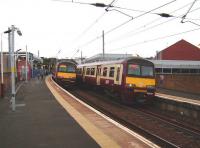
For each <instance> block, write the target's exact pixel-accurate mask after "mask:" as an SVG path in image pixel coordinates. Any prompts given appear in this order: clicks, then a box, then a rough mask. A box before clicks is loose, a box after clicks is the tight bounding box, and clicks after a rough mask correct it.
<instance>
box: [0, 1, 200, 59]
mask: <svg viewBox="0 0 200 148" xmlns="http://www.w3.org/2000/svg"><path fill="white" fill-rule="evenodd" d="M74 1H75V0H74ZM75 2H85V3H96V2H98V3H105V4H109V3H111V2H112V0H79V1H78V0H76V1H75ZM193 2H194V0H184V1H183V0H174V1H173V0H171V1H170V0H115V2H114V3H113V5H114V6H116V7H122V8H129V9H131V10H125V9H119V8H115V7H113V8H109V10H110V11H108V12H105V8H97V7H94V6H91V5H83V4H73V3H68V2H61V1H52V0H0V19H1V21H0V22H1V23H0V32H4V31H5V30H6V29H7V28H8V27H9V26H11V25H15V26H16V27H18V28H20V30H21V31H22V33H23V36H22V37H18V36H16V37H15V39H16V45H15V50H17V49H19V48H22V49H23V50H24V49H25V46H26V45H27V46H28V50H29V51H30V52H32V53H34V54H37V51H38V50H39V51H40V56H44V57H56V56H57V57H59V58H65V57H70V58H71V57H78V56H80V51H81V50H82V52H83V56H86V57H90V56H92V55H94V54H97V53H101V52H102V38H101V37H100V36H101V34H102V30H104V32H105V33H106V34H105V52H106V53H124V54H126V53H127V54H139V55H140V56H142V57H149V56H154V55H155V53H156V51H160V50H162V49H164V48H166V47H167V46H170V45H171V44H174V43H175V42H177V41H179V40H181V39H185V40H187V41H189V42H190V43H192V44H194V45H198V44H200V37H199V35H200V25H199V24H200V1H199V0H197V1H196V2H195V3H194V5H193V7H192V8H191V9H190V11H189V13H188V14H187V17H186V18H187V19H185V20H184V21H191V22H193V23H190V22H187V23H180V22H181V17H182V16H183V15H184V14H186V12H187V11H188V10H189V8H190V7H191V5H192V3H193ZM167 3H170V4H168V5H165V4H167ZM162 5H165V6H163V7H161V8H159V9H156V10H155V11H151V13H147V14H145V15H142V14H144V13H145V12H147V11H150V10H153V9H155V8H158V7H160V6H162ZM138 10H139V11H138ZM119 11H120V12H119ZM122 13H124V14H122ZM157 13H169V14H171V15H173V16H175V17H171V18H162V17H160V16H159V15H157ZM125 14H126V15H125ZM140 15H142V16H140ZM139 16H140V17H139ZM131 17H132V18H133V19H132V20H130V19H131ZM125 22H128V23H125ZM123 23H125V25H122V26H121V27H120V28H117V29H114V28H115V27H117V26H119V25H120V24H123ZM195 24H196V25H195ZM7 44H8V43H7V35H6V34H4V35H3V49H4V51H7V50H8V49H7ZM59 50H61V52H60V53H59V54H57V53H58V51H59ZM77 51H79V52H77Z"/></svg>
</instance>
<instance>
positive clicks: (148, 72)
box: [141, 66, 153, 77]
mask: <svg viewBox="0 0 200 148" xmlns="http://www.w3.org/2000/svg"><path fill="white" fill-rule="evenodd" d="M141 71H142V76H145V77H148V76H153V67H152V66H141Z"/></svg>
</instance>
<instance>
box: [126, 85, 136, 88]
mask: <svg viewBox="0 0 200 148" xmlns="http://www.w3.org/2000/svg"><path fill="white" fill-rule="evenodd" d="M126 87H127V88H133V87H135V84H126Z"/></svg>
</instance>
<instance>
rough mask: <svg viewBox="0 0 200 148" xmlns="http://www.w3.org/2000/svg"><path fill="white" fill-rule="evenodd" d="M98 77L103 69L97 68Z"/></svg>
mask: <svg viewBox="0 0 200 148" xmlns="http://www.w3.org/2000/svg"><path fill="white" fill-rule="evenodd" d="M97 75H101V67H98V68H97Z"/></svg>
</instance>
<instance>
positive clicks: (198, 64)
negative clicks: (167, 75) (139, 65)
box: [150, 60, 200, 69]
mask: <svg viewBox="0 0 200 148" xmlns="http://www.w3.org/2000/svg"><path fill="white" fill-rule="evenodd" d="M150 61H151V62H153V63H154V65H155V68H185V69H200V61H185V60H150Z"/></svg>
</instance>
